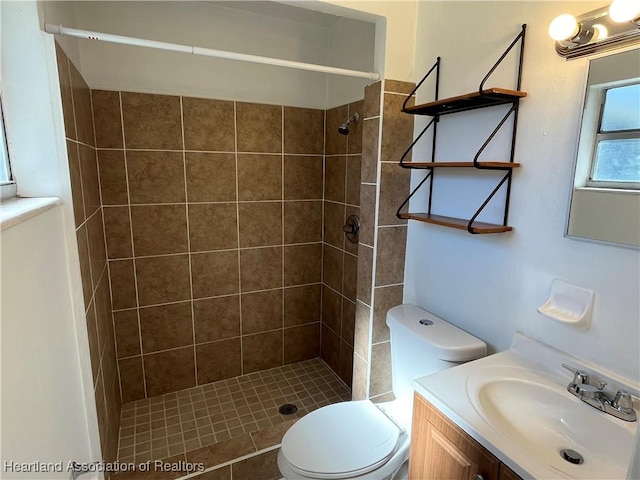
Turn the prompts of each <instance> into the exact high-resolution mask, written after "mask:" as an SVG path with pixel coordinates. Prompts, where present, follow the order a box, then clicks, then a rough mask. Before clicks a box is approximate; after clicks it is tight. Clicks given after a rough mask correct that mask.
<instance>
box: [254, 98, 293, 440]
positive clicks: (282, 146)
mask: <svg viewBox="0 0 640 480" xmlns="http://www.w3.org/2000/svg"><path fill="white" fill-rule="evenodd" d="M281 115H282V119H281V129H280V135H281V137H282V138H281V147H280V148H281V150H282V161H281V165H280V178H281V179H282V180H281V183H282V185H281V192H280V197H281V198H282V206H281V216H282V237H281V238H282V250H281V252H282V253H281V255H282V278H281V285H282V287H284V285H285V271H284V265H285V248H284V245H285V238H284V237H285V234H284V230H285V221H286V219H285V216H284V197H285V195H284V184H285V178H284V174H285V169H284V158H285V157H284V149H285V147H284V135H285V133H284V115H285V109H284V105H283V106H282V107H281ZM284 310H285V302H284V288H283V289H282V317H281V321H280V326H281V328H282V336H281V341H282V355H281V358H280V361H281V364H282V365H284V358H285V355H284V315H285V313H284ZM254 446H255V444H254Z"/></svg>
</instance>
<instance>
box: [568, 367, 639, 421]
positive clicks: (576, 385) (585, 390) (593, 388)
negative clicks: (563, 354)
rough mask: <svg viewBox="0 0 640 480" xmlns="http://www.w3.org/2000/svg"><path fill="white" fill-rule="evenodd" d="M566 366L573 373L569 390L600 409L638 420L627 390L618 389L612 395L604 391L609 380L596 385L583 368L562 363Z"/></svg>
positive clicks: (628, 419)
mask: <svg viewBox="0 0 640 480" xmlns="http://www.w3.org/2000/svg"><path fill="white" fill-rule="evenodd" d="M562 366H563V367H564V368H566V369H567V370H569V371H570V372H571V373H573V380H571V382H569V385H567V391H568V392H569V393H570V394H572V395H574V396H576V397H578V398H579V399H580V400H582V401H583V402H585V403H586V404H588V405H591V406H592V407H594V408H597V409H598V410H600V411H602V412H605V413H608V414H609V415H613V416H614V417H616V418H619V419H621V420H625V421H627V422H635V421H636V411H635V410H634V409H633V398H632V397H631V394H630V393H629V392H627V391H625V390H618V393H616V395H615V397H613V398H612V397H611V396H610V395H609V394H607V393H606V392H605V391H604V387H605V386H606V385H607V382H603V381H598V383H597V385H594V384H593V383H591V382H590V380H589V374H588V373H587V372H584V371H582V370H578V369H577V368H574V367H572V366H571V365H567V364H565V363H563V364H562Z"/></svg>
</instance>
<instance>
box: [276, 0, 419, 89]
mask: <svg viewBox="0 0 640 480" xmlns="http://www.w3.org/2000/svg"><path fill="white" fill-rule="evenodd" d="M284 3H292V4H297V5H301V6H305V7H306V8H312V9H317V10H319V11H324V12H329V13H332V14H334V15H340V16H344V17H349V18H354V19H360V20H367V21H375V22H376V33H375V36H376V49H375V59H374V68H375V69H376V71H378V72H380V73H382V75H383V77H384V78H388V79H393V80H402V81H405V82H413V81H414V78H413V77H414V56H415V53H416V24H417V22H418V16H417V7H418V4H419V2H418V1H416V0H386V1H385V0H378V1H368V0H319V1H295V0H293V1H286V2H284Z"/></svg>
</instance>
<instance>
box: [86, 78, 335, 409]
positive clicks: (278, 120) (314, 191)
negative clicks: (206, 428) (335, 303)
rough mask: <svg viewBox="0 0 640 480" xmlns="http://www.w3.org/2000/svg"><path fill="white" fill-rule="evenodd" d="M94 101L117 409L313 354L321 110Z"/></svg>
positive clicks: (184, 100) (119, 95) (110, 94)
mask: <svg viewBox="0 0 640 480" xmlns="http://www.w3.org/2000/svg"><path fill="white" fill-rule="evenodd" d="M92 95H93V100H94V117H95V123H96V140H97V149H98V163H99V171H100V184H101V190H102V201H103V205H104V213H105V233H106V243H107V256H108V264H109V271H110V278H111V289H112V296H113V309H114V314H113V318H114V325H115V332H116V346H117V356H118V363H119V368H120V381H121V386H122V398H123V401H130V400H135V399H140V398H144V397H152V396H155V395H159V394H162V393H167V392H172V391H176V390H180V389H183V388H188V387H193V386H195V385H202V384H206V383H210V382H214V381H217V380H221V379H226V378H230V377H235V376H238V375H241V374H247V373H251V372H255V371H259V370H264V369H267V368H272V367H276V366H280V365H283V364H288V363H293V362H298V361H301V360H305V359H309V358H314V357H317V356H318V355H319V351H320V304H321V275H322V264H321V259H322V195H323V173H322V172H323V157H322V154H323V149H324V144H323V140H324V111H322V110H312V109H303V108H293V107H283V106H277V105H262V104H252V103H242V102H233V101H222V100H211V99H199V98H190V97H179V96H166V95H151V94H142V93H130V92H117V91H102V90H94V91H93V92H92Z"/></svg>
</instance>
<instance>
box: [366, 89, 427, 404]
mask: <svg viewBox="0 0 640 480" xmlns="http://www.w3.org/2000/svg"><path fill="white" fill-rule="evenodd" d="M383 84H384V89H383ZM414 86H415V85H414V84H411V83H407V82H399V81H394V80H385V81H384V83H383V82H378V83H376V84H373V85H370V86H369V87H367V88H366V89H365V100H364V112H365V120H364V123H363V138H362V152H363V155H362V184H361V209H360V210H361V214H362V215H361V216H362V219H361V220H362V230H361V234H360V246H359V255H358V289H357V302H356V320H355V328H354V330H355V340H354V352H355V355H354V370H353V372H354V373H353V376H354V378H353V398H354V399H357V400H359V399H364V398H374V399H375V398H377V399H380V400H384V399H386V398H387V397H388V396H389V395H390V392H391V391H392V385H391V349H390V341H389V328H388V327H387V325H386V323H385V320H386V313H387V311H388V310H389V308H391V307H393V306H394V305H398V304H400V303H402V298H403V290H404V285H403V282H404V264H405V250H406V239H407V225H406V220H399V219H397V218H396V216H395V213H396V210H397V208H398V207H399V206H400V204H401V203H402V202H403V201H404V199H405V198H406V197H407V195H408V194H409V185H410V172H409V170H406V169H403V168H400V166H399V165H398V162H399V161H400V158H401V156H402V154H403V153H404V152H405V150H406V149H407V147H408V146H409V145H410V144H411V142H412V140H413V117H412V116H410V115H407V114H405V113H402V104H403V102H404V100H405V98H406V95H407V94H408V93H410V92H411V90H412V89H413V87H414ZM412 102H413V99H411V101H410V103H409V104H410V105H411V104H412ZM381 106H382V112H381V111H380V110H381ZM408 160H409V161H410V160H411V159H410V157H409V158H408ZM376 213H377V217H376Z"/></svg>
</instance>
